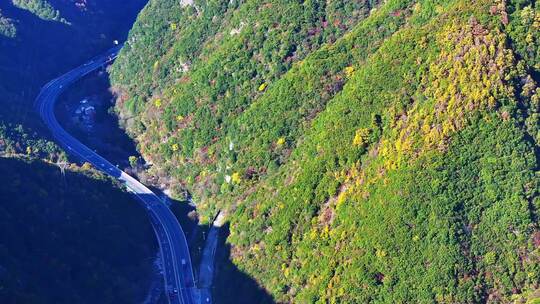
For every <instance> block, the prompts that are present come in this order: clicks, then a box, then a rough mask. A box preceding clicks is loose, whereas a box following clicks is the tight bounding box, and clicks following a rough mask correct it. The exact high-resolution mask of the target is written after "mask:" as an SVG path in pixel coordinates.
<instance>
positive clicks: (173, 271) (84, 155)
mask: <svg viewBox="0 0 540 304" xmlns="http://www.w3.org/2000/svg"><path fill="white" fill-rule="evenodd" d="M120 49H121V46H118V47H115V48H113V49H111V50H109V51H108V52H107V53H105V54H104V55H102V56H99V57H96V58H94V59H92V60H90V61H89V62H87V63H86V64H84V65H82V66H80V67H78V68H75V69H73V70H71V71H70V72H68V73H66V74H64V75H62V76H60V77H58V78H56V79H53V80H52V81H50V82H49V83H47V84H46V85H45V86H43V88H42V89H41V92H40V93H39V95H38V97H37V98H36V102H35V107H36V110H38V111H39V114H40V116H41V118H42V119H43V121H44V122H45V124H46V125H47V127H48V128H49V129H50V131H51V132H52V134H53V136H54V138H55V139H56V140H57V141H58V143H60V144H61V145H62V146H63V147H64V149H65V150H66V152H67V153H68V154H70V155H71V156H74V157H77V158H79V159H80V160H81V161H84V162H88V163H90V164H92V165H93V166H94V167H95V168H97V169H99V170H100V171H102V172H104V173H106V174H108V175H110V176H112V177H114V178H116V179H117V180H119V181H120V182H122V183H123V184H125V185H126V187H127V188H128V189H129V191H130V192H132V193H133V194H134V195H135V196H136V197H137V198H138V199H139V200H140V201H141V202H142V203H143V204H144V206H145V207H146V209H147V211H148V216H149V217H150V221H151V223H152V227H153V228H154V232H155V234H156V237H157V239H158V243H159V247H160V251H161V257H162V261H163V276H164V280H165V287H166V292H167V295H166V296H167V298H168V299H169V302H170V303H175V304H176V303H183V304H191V303H195V302H196V299H197V298H198V297H197V290H196V288H195V282H194V281H195V280H194V277H193V268H192V266H191V257H190V254H189V248H188V245H187V241H186V237H185V234H184V231H183V230H182V227H181V226H180V223H178V220H177V219H176V217H175V216H174V214H173V213H172V212H171V210H170V209H169V208H168V207H167V206H166V205H165V204H164V203H163V201H162V200H161V199H160V198H159V197H158V196H157V195H156V194H154V193H153V192H152V191H151V190H150V189H148V188H147V187H146V186H145V185H143V184H142V183H140V182H139V181H137V180H136V179H134V178H133V177H131V176H129V175H128V174H126V173H125V172H123V171H122V170H120V169H118V168H117V167H115V166H114V165H113V164H111V163H110V162H108V161H107V160H106V159H104V158H103V157H101V156H99V155H98V154H97V153H96V152H94V151H93V150H92V149H90V148H88V147H86V146H85V145H83V144H82V143H81V142H79V141H78V140H77V139H76V138H74V137H73V136H71V135H70V134H69V133H67V132H66V131H65V130H64V129H63V128H62V127H61V126H60V124H59V123H58V121H57V120H56V117H55V116H54V105H55V103H56V100H57V98H58V96H59V95H60V94H61V93H62V91H64V90H65V89H66V88H67V87H68V86H70V85H71V84H73V83H74V82H76V81H77V80H79V79H80V78H82V77H83V76H85V75H87V74H89V73H91V72H93V71H95V70H97V69H99V68H101V67H103V66H105V65H107V64H108V63H110V62H111V61H112V60H114V59H115V58H116V56H117V55H118V52H119V51H120Z"/></svg>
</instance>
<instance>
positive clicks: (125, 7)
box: [0, 0, 146, 158]
mask: <svg viewBox="0 0 540 304" xmlns="http://www.w3.org/2000/svg"><path fill="white" fill-rule="evenodd" d="M145 3H146V0H129V1H110V0H86V1H80V0H5V1H0V54H1V56H0V154H6V153H7V154H10V153H13V152H17V153H26V152H27V148H28V147H30V149H31V150H33V151H41V152H43V153H30V154H31V155H32V156H37V157H42V158H43V157H49V155H50V154H57V152H56V151H54V150H51V149H48V150H47V151H45V149H43V148H44V146H43V145H41V144H40V145H34V144H33V143H35V142H36V141H39V140H40V138H42V136H41V135H42V134H41V131H42V130H41V127H42V125H41V123H40V120H39V118H38V117H37V115H36V113H35V110H34V109H33V107H32V105H33V102H34V99H35V97H36V96H37V93H38V92H39V89H40V87H41V86H42V85H44V84H45V83H46V82H48V81H50V80H51V79H53V78H55V77H58V76H59V75H61V74H62V73H64V72H66V71H68V70H70V69H71V68H73V67H75V66H77V65H79V64H82V63H83V62H85V61H86V60H88V59H89V57H92V56H94V55H97V54H99V53H100V52H103V51H105V50H107V49H109V48H111V47H113V46H114V43H113V41H114V40H116V39H118V40H122V39H123V38H124V37H125V35H126V34H127V32H128V30H129V28H130V27H131V25H132V24H133V21H134V20H135V17H136V15H137V13H138V11H139V10H140V9H141V8H142V6H143V5H144V4H145ZM28 138H30V139H31V140H28ZM6 142H9V143H6Z"/></svg>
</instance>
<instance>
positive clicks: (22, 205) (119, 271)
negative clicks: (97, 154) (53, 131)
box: [0, 158, 157, 304]
mask: <svg viewBox="0 0 540 304" xmlns="http://www.w3.org/2000/svg"><path fill="white" fill-rule="evenodd" d="M0 172H2V174H0V210H1V212H0V226H1V227H2V229H0V249H1V250H0V286H2V288H0V303H5V304H9V303H57V304H59V303H104V304H106V303H115V304H118V303H136V302H140V299H143V298H144V297H145V293H146V291H147V286H149V282H148V281H149V277H150V275H151V273H153V272H154V269H153V264H152V262H153V259H154V256H155V252H156V250H157V243H156V241H155V237H154V235H153V232H152V228H151V226H150V222H148V221H146V219H147V215H146V213H145V210H144V209H143V208H140V207H139V206H137V205H135V204H134V202H133V200H132V198H131V196H130V195H128V194H127V193H125V192H124V191H122V190H120V189H118V188H115V187H113V184H112V183H111V182H110V181H108V180H104V179H96V178H93V177H91V176H90V175H89V174H88V173H86V174H82V173H80V172H75V171H70V170H66V171H65V174H62V173H61V171H60V170H59V168H58V167H56V166H53V165H50V164H46V163H44V162H39V161H32V162H31V161H28V160H19V159H14V158H0Z"/></svg>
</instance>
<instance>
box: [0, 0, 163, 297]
mask: <svg viewBox="0 0 540 304" xmlns="http://www.w3.org/2000/svg"><path fill="white" fill-rule="evenodd" d="M145 2H146V1H144V0H130V1H109V0H95V1H94V0H92V1H79V0H77V1H71V0H69V1H64V0H31V1H30V0H25V1H22V0H13V1H12V0H8V1H0V54H1V56H0V172H1V173H2V174H1V176H0V303H6V304H11V303H13V304H15V303H55V304H56V303H137V302H142V301H143V300H144V299H145V297H146V296H147V293H148V292H149V289H150V284H151V280H152V278H153V277H154V276H155V269H154V265H153V262H154V259H155V256H156V251H157V244H156V241H155V236H154V234H153V231H152V229H151V226H150V222H149V221H148V218H147V216H146V213H145V211H144V209H143V208H141V207H140V206H139V204H138V203H137V201H136V200H134V199H133V197H132V196H131V195H129V194H128V193H127V192H126V191H125V190H123V189H122V188H121V187H120V186H119V185H117V184H115V183H113V182H112V181H111V180H109V179H107V178H105V177H104V176H103V175H101V174H98V173H96V172H95V171H94V170H92V169H91V168H90V166H88V165H84V166H82V167H78V166H75V165H71V164H69V163H67V162H66V161H67V157H66V155H65V153H64V152H62V151H61V149H60V148H59V147H58V146H57V145H55V144H54V143H53V142H52V141H50V138H49V137H48V135H47V134H49V133H48V132H47V131H46V130H45V128H44V127H43V125H42V124H41V123H40V119H39V117H38V115H37V113H36V112H35V109H34V108H33V103H34V100H35V97H36V95H37V93H38V92H39V88H40V87H41V86H42V85H43V84H45V83H46V82H48V81H49V80H51V79H52V78H54V77H57V76H58V75H60V74H62V73H64V72H66V71H68V70H69V69H71V68H73V67H75V66H77V65H79V64H82V63H83V62H85V61H86V60H88V58H90V57H92V56H95V55H97V54H99V53H100V52H102V51H104V50H107V49H109V48H110V47H112V46H113V45H114V44H113V41H114V40H115V39H120V40H121V39H122V37H123V36H125V35H126V34H127V31H128V29H129V28H130V27H131V25H132V23H133V21H134V19H135V17H136V14H137V13H138V10H139V9H140V8H141V7H142V6H143V5H144V4H145ZM7 157H9V158H7ZM43 160H45V161H43ZM57 162H58V164H59V165H56V164H55V163H57ZM60 164H61V166H66V168H65V171H64V172H62V170H61V169H60V167H59V166H60Z"/></svg>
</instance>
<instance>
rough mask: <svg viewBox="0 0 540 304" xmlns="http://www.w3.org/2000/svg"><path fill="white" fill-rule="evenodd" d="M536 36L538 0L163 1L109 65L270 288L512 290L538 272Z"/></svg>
mask: <svg viewBox="0 0 540 304" xmlns="http://www.w3.org/2000/svg"><path fill="white" fill-rule="evenodd" d="M182 3H184V4H182ZM163 12H167V14H163ZM539 39H540V7H539V4H537V3H536V2H535V1H532V0H509V1H504V0H477V1H464V0H438V1H435V0H426V1H413V0H388V1H385V2H381V3H377V2H375V1H334V2H327V1H304V2H291V1H195V2H194V4H193V5H186V4H185V2H180V3H179V2H178V1H156V0H155V1H150V3H149V5H148V6H147V7H146V8H145V10H144V12H143V14H141V16H140V18H139V20H138V21H137V22H136V24H135V27H134V29H133V30H132V32H131V34H130V37H129V40H128V41H129V43H128V44H127V46H126V47H125V49H124V50H123V51H122V54H121V56H120V58H119V60H118V61H117V62H116V63H115V65H114V67H113V73H112V75H113V82H114V85H115V87H116V90H117V92H118V94H119V101H118V104H117V110H118V111H119V113H120V114H121V116H122V117H123V118H124V119H125V125H126V127H127V129H128V131H129V132H130V134H131V135H132V136H134V138H136V139H137V140H138V144H139V149H140V151H141V152H142V153H143V155H144V156H145V157H146V158H147V160H149V161H150V162H151V163H153V167H152V169H151V173H153V174H155V175H158V177H159V178H160V182H161V183H168V184H169V186H170V187H172V188H173V190H176V193H177V194H179V193H181V190H182V189H183V188H186V189H188V190H189V191H190V192H191V193H193V194H194V196H195V201H196V202H197V203H198V204H199V210H201V212H202V213H203V216H207V217H209V216H211V215H212V214H213V213H214V212H215V210H217V209H222V210H225V212H227V213H228V219H229V221H230V227H231V228H230V230H231V233H230V236H229V238H228V241H229V242H230V244H231V245H232V258H233V261H234V262H235V264H236V265H237V266H238V267H239V268H240V269H241V270H243V271H245V272H246V273H248V274H249V275H251V276H253V277H254V278H256V279H257V281H258V282H259V283H260V284H261V286H263V287H264V288H266V289H267V290H268V291H269V292H270V293H271V294H272V295H273V296H274V297H275V299H276V301H278V302H295V303H314V302H319V303H327V302H341V303H368V302H378V303H417V302H420V303H431V302H438V303H485V302H488V303H506V302H509V301H512V300H514V299H516V298H520V297H521V298H523V299H525V298H527V297H528V296H529V294H530V293H531V292H532V291H533V290H535V289H537V288H539V283H540V266H539V265H540V229H539V227H538V208H539V207H540V198H539V186H540V185H539V180H540V174H539V172H538V169H539V157H540V155H539V142H540V126H539V124H540V122H539V118H540V114H539V112H540V90H539V89H538V88H537V84H538V82H539V81H540V78H539V77H538V75H540V74H539V72H540V41H539ZM204 213H206V214H204ZM218 280H223V282H225V281H226V278H218ZM231 302H232V300H231Z"/></svg>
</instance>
